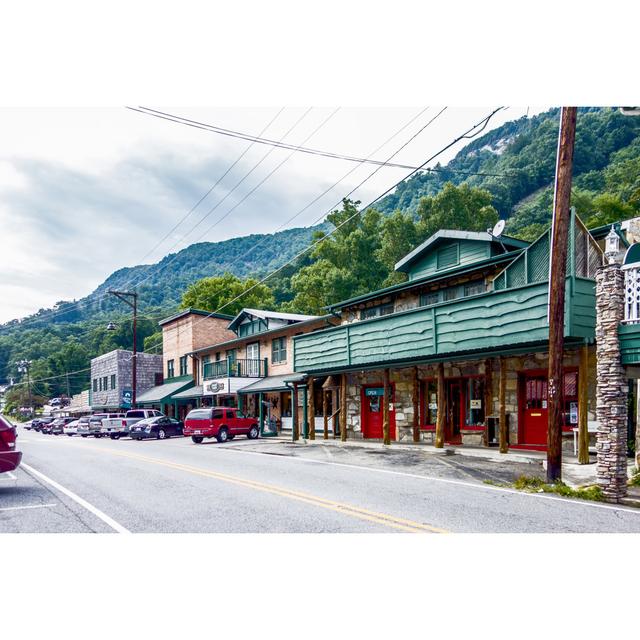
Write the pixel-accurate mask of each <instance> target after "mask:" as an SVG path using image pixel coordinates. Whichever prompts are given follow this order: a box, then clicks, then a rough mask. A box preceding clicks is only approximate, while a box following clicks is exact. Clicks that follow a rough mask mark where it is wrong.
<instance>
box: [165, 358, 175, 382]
mask: <svg viewBox="0 0 640 640" xmlns="http://www.w3.org/2000/svg"><path fill="white" fill-rule="evenodd" d="M173 364H174V363H173V360H167V378H173V377H174V375H175V372H174V369H173Z"/></svg>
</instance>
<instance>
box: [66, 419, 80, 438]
mask: <svg viewBox="0 0 640 640" xmlns="http://www.w3.org/2000/svg"><path fill="white" fill-rule="evenodd" d="M79 424H80V420H79V419H78V418H74V419H73V420H72V421H71V422H68V423H67V424H65V425H64V428H63V433H64V435H65V436H77V435H78V425H79Z"/></svg>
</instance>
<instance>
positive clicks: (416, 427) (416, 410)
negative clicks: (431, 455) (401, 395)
mask: <svg viewBox="0 0 640 640" xmlns="http://www.w3.org/2000/svg"><path fill="white" fill-rule="evenodd" d="M413 441H414V442H420V381H419V380H418V367H413Z"/></svg>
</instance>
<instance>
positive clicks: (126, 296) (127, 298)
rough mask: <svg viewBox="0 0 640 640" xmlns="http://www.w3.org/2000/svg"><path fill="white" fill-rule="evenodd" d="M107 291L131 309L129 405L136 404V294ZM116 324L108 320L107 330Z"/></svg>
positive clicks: (114, 328) (113, 327) (112, 328)
mask: <svg viewBox="0 0 640 640" xmlns="http://www.w3.org/2000/svg"><path fill="white" fill-rule="evenodd" d="M108 293H110V294H111V295H114V296H115V297H116V298H119V299H120V300H122V301H123V302H126V303H127V304H128V305H129V306H130V307H131V308H132V309H133V357H132V358H131V367H132V376H131V378H132V385H131V386H132V389H131V407H132V408H133V407H135V406H136V390H137V387H138V350H137V348H136V325H137V321H138V294H137V293H135V292H134V291H112V290H109V291H108ZM115 330H116V325H115V324H114V323H113V322H110V323H109V324H108V325H107V331H115Z"/></svg>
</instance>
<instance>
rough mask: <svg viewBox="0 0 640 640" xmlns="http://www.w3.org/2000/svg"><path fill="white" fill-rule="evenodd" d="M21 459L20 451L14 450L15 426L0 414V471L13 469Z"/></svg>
mask: <svg viewBox="0 0 640 640" xmlns="http://www.w3.org/2000/svg"><path fill="white" fill-rule="evenodd" d="M20 460H22V453H21V452H20V451H16V428H15V427H14V426H13V425H12V424H11V423H10V422H9V421H8V420H7V419H6V418H4V417H2V416H0V473H4V472H6V471H13V470H14V469H15V468H16V467H17V466H18V465H19V464H20Z"/></svg>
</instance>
